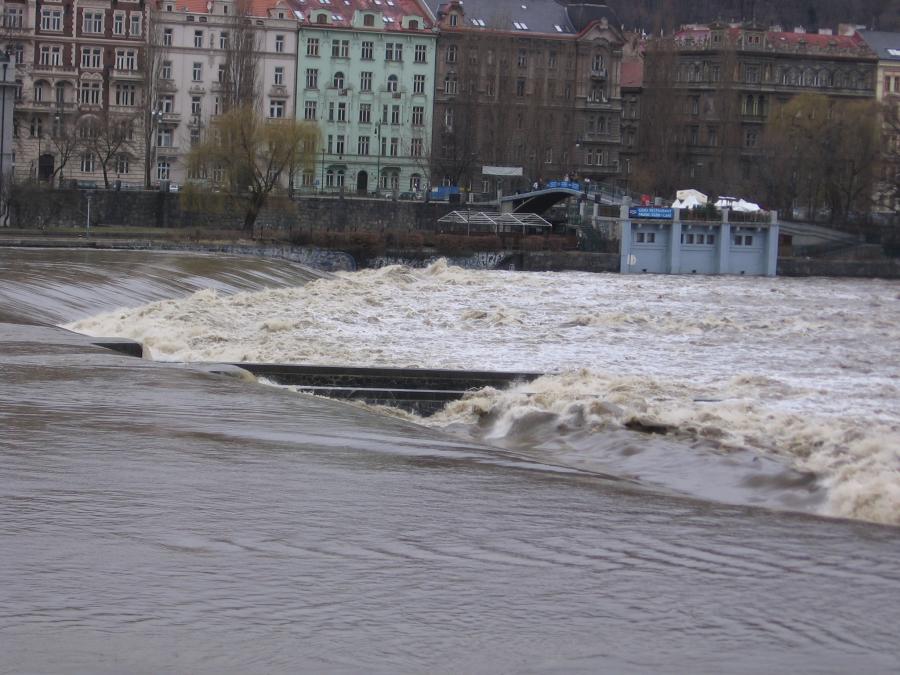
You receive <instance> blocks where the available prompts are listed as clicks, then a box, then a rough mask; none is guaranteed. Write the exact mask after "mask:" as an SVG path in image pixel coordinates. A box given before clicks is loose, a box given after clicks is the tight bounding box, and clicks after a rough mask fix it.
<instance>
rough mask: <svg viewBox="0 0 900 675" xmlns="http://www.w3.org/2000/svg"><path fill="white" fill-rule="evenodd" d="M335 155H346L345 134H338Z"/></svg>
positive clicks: (335, 142)
mask: <svg viewBox="0 0 900 675" xmlns="http://www.w3.org/2000/svg"><path fill="white" fill-rule="evenodd" d="M334 153H335V154H336V155H343V154H344V134H338V135H337V136H336V137H335V140H334Z"/></svg>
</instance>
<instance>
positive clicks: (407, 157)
mask: <svg viewBox="0 0 900 675" xmlns="http://www.w3.org/2000/svg"><path fill="white" fill-rule="evenodd" d="M294 6H295V8H296V9H297V12H298V14H299V17H300V24H299V26H300V29H299V45H298V50H299V53H298V55H297V63H298V66H297V84H296V87H297V118H298V119H300V120H306V121H310V122H317V123H318V124H319V127H320V128H321V131H322V139H321V140H322V145H321V153H320V156H319V158H318V161H317V166H316V168H315V169H313V170H307V171H305V172H304V173H303V175H302V178H301V183H302V186H301V187H302V188H303V189H306V190H313V189H319V190H325V191H334V192H351V193H359V194H367V193H372V192H375V191H381V192H382V193H386V192H392V193H397V192H407V191H408V192H419V191H422V190H425V189H426V188H427V184H428V177H429V171H428V166H429V161H430V147H431V125H432V102H433V92H434V59H435V42H436V36H435V33H434V31H433V27H434V26H433V23H432V22H431V21H430V20H429V18H428V13H427V10H426V9H425V8H424V7H423V6H422V5H421V4H420V3H419V2H417V1H416V0H379V1H378V2H372V1H369V0H342V2H319V0H298V1H296V2H295V5H294Z"/></svg>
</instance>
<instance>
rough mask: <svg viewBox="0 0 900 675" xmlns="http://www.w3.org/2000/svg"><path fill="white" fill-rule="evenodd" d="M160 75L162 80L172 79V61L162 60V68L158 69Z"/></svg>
mask: <svg viewBox="0 0 900 675" xmlns="http://www.w3.org/2000/svg"><path fill="white" fill-rule="evenodd" d="M160 77H162V79H164V80H171V79H172V62H171V61H163V62H162V68H161V69H160Z"/></svg>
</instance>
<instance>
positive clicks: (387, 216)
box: [9, 186, 454, 231]
mask: <svg viewBox="0 0 900 675" xmlns="http://www.w3.org/2000/svg"><path fill="white" fill-rule="evenodd" d="M88 200H90V211H91V213H90V216H91V218H90V219H91V224H92V225H130V226H134V227H213V228H221V229H237V228H240V227H241V224H242V222H243V212H242V211H241V209H240V207H239V205H238V206H236V205H235V204H234V203H232V202H230V200H228V199H227V198H226V197H223V196H221V195H216V194H212V195H204V196H203V198H202V202H200V203H198V204H195V205H194V206H193V207H192V206H191V204H190V201H191V200H190V198H189V197H188V196H187V195H186V193H166V192H145V191H122V192H116V191H115V190H91V191H86V190H49V189H46V188H43V187H40V188H36V187H35V188H32V187H29V186H17V187H16V189H15V191H14V193H13V195H12V197H11V208H10V222H9V225H10V226H11V227H21V228H29V227H42V228H46V227H84V226H85V224H86V221H87V215H88ZM453 208H454V207H453V206H451V205H449V204H447V203H445V202H430V203H424V202H409V201H392V200H389V199H385V200H378V199H375V200H373V199H350V198H346V199H341V198H340V197H322V198H319V197H304V198H300V199H297V200H296V201H294V202H291V201H289V200H287V199H285V198H278V199H271V200H270V203H269V205H268V206H267V207H266V208H265V209H264V210H263V212H262V213H261V214H260V216H259V219H258V220H257V228H258V229H266V228H279V229H286V230H291V229H293V230H297V229H301V230H302V229H330V230H345V231H352V230H368V231H379V230H383V229H385V228H400V229H408V230H414V229H434V228H435V227H436V223H437V220H438V218H440V217H441V216H443V215H444V214H446V213H448V212H449V211H452V210H453Z"/></svg>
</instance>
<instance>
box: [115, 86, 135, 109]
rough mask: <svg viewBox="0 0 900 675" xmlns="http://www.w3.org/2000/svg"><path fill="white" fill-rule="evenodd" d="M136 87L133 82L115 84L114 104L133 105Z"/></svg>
mask: <svg viewBox="0 0 900 675" xmlns="http://www.w3.org/2000/svg"><path fill="white" fill-rule="evenodd" d="M135 90H136V88H135V86H134V85H133V84H117V85H116V99H115V100H116V105H134V102H135V93H136V91H135Z"/></svg>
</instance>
